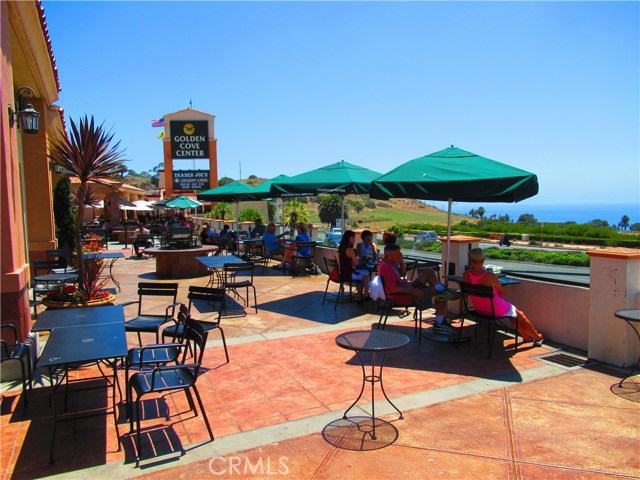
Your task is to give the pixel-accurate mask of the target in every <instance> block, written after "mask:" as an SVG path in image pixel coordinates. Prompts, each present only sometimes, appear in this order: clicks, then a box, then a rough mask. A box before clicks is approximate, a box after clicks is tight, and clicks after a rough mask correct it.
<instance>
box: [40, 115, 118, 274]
mask: <svg viewBox="0 0 640 480" xmlns="http://www.w3.org/2000/svg"><path fill="white" fill-rule="evenodd" d="M70 123H71V131H70V132H69V133H67V132H64V131H62V130H60V131H59V132H58V133H59V136H58V138H57V139H56V140H54V141H53V142H52V144H51V146H50V150H49V153H48V157H49V159H50V160H51V162H52V163H54V164H55V165H59V166H61V167H62V168H64V169H65V170H67V171H68V172H70V175H73V176H75V177H77V178H78V182H79V184H78V189H77V191H76V194H75V195H74V203H75V206H76V208H77V211H76V251H77V254H78V270H79V278H80V279H81V280H82V279H85V277H86V275H85V274H84V268H85V265H84V256H83V252H82V238H81V225H82V215H83V212H84V207H85V206H87V205H91V204H92V203H94V202H95V200H96V199H95V195H94V193H93V187H92V186H91V184H92V183H98V184H103V185H108V184H107V182H106V180H113V179H115V178H116V177H117V176H118V175H119V174H120V173H122V172H124V171H126V167H125V166H124V163H123V162H124V161H125V160H124V158H123V152H121V151H120V150H119V147H120V142H119V141H118V142H116V143H115V144H112V141H113V133H111V132H108V131H106V130H105V128H104V124H100V125H96V123H95V121H94V118H93V116H92V117H91V118H89V117H88V116H87V115H85V116H84V118H81V119H80V122H79V124H76V123H75V122H74V121H73V120H71V121H70ZM91 271H92V272H93V271H94V269H91Z"/></svg>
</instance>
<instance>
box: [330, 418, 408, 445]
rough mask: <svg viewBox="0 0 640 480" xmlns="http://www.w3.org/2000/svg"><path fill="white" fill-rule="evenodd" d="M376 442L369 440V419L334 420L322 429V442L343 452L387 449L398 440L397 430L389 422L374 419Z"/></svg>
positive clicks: (370, 421)
mask: <svg viewBox="0 0 640 480" xmlns="http://www.w3.org/2000/svg"><path fill="white" fill-rule="evenodd" d="M375 424H376V436H377V438H376V440H373V439H372V438H371V431H372V430H373V423H372V420H371V417H364V416H360V417H348V418H340V419H338V420H334V421H333V422H331V423H330V424H329V425H327V426H326V427H324V428H323V429H322V437H323V438H324V440H325V441H326V442H327V443H329V444H331V445H333V446H334V447H337V448H341V449H343V450H352V451H357V452H365V451H370V450H379V449H381V448H385V447H388V446H389V445H391V444H393V443H394V442H395V441H396V440H397V439H398V429H397V428H396V427H394V426H393V425H392V424H391V422H388V421H386V420H383V419H381V418H376V419H375Z"/></svg>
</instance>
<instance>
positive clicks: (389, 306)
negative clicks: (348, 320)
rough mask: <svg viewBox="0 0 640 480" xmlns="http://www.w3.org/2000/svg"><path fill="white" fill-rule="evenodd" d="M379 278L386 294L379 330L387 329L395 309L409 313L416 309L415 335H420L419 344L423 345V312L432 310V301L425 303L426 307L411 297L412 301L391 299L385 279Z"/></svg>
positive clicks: (414, 316) (380, 276)
mask: <svg viewBox="0 0 640 480" xmlns="http://www.w3.org/2000/svg"><path fill="white" fill-rule="evenodd" d="M378 277H379V278H380V282H381V283H382V292H383V293H384V300H383V305H382V311H381V312H380V319H379V320H378V330H380V329H382V330H384V329H385V327H386V326H387V319H388V318H389V314H390V313H391V311H392V310H393V309H394V308H395V307H401V308H404V309H405V311H406V312H407V313H408V312H409V308H410V307H414V310H413V321H414V334H417V335H418V343H422V322H423V320H422V312H423V311H424V310H426V309H428V308H431V306H432V305H431V301H429V303H428V304H427V303H425V304H424V305H418V304H416V303H415V302H414V300H413V297H411V299H408V298H407V299H399V298H396V299H392V298H389V295H387V287H386V285H385V283H384V277H383V276H382V275H378ZM405 296H409V295H405Z"/></svg>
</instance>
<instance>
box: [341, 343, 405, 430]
mask: <svg viewBox="0 0 640 480" xmlns="http://www.w3.org/2000/svg"><path fill="white" fill-rule="evenodd" d="M408 343H409V337H407V336H406V335H405V334H404V333H396V332H385V331H384V330H356V331H353V332H346V333H343V334H341V335H338V336H337V337H336V344H337V345H338V346H339V347H340V348H344V349H346V350H352V351H354V352H356V356H357V357H358V360H359V361H360V366H361V367H362V388H361V389H360V394H359V395H358V398H356V400H355V401H354V402H353V403H352V404H351V406H350V407H349V408H347V410H346V411H345V412H344V415H343V417H342V418H345V419H346V418H347V413H349V410H351V409H352V408H353V407H354V406H355V405H356V403H358V401H359V400H360V398H362V394H363V392H364V387H365V385H366V384H367V382H369V383H371V423H372V431H371V432H370V435H371V438H372V439H373V440H376V420H377V419H376V403H375V401H376V399H375V389H374V387H375V384H376V383H379V384H380V389H381V390H382V394H383V395H384V398H386V399H387V402H389V403H390V404H391V406H392V407H393V408H395V410H396V412H398V413H399V414H400V418H403V416H402V412H401V411H400V410H399V409H398V407H396V406H395V405H394V404H393V402H392V401H391V400H390V399H389V397H388V396H387V392H385V391H384V384H383V383H382V368H383V367H384V361H385V358H386V357H387V355H388V353H389V352H392V351H394V350H398V349H400V348H402V347H404V346H405V345H406V344H408ZM364 352H369V353H371V374H369V375H367V372H366V370H365V363H364V360H363V358H362V355H361V354H362V353H364ZM378 355H381V356H382V358H381V359H380V367H379V369H378V373H376V371H375V370H376V357H377V356H378ZM378 421H379V422H382V420H378Z"/></svg>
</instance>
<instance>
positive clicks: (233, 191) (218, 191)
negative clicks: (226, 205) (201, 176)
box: [198, 182, 253, 202]
mask: <svg viewBox="0 0 640 480" xmlns="http://www.w3.org/2000/svg"><path fill="white" fill-rule="evenodd" d="M252 191H253V187H250V186H249V185H247V184H246V183H242V182H231V183H227V184H226V185H223V186H221V187H217V188H212V189H211V190H206V191H204V192H200V193H199V194H198V200H204V201H207V202H238V201H240V200H242V196H243V195H244V194H248V193H250V192H252Z"/></svg>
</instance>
